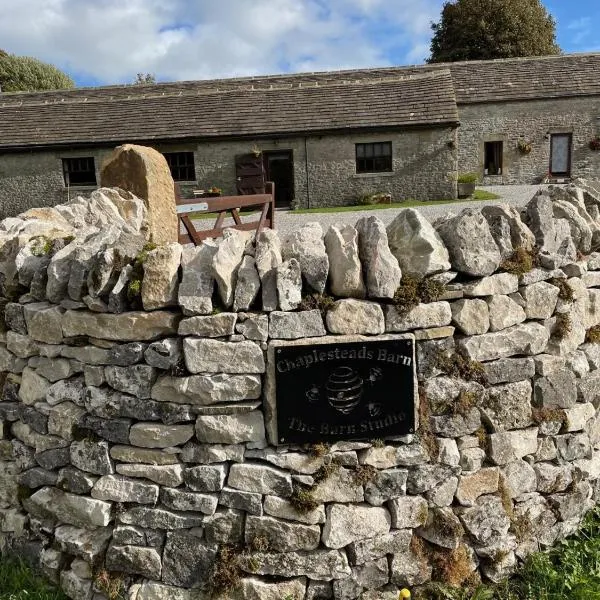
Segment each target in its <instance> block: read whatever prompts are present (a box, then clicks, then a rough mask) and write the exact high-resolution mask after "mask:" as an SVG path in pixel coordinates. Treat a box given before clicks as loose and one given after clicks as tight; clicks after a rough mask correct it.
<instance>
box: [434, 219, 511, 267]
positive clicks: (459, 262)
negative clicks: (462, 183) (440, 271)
mask: <svg viewBox="0 0 600 600" xmlns="http://www.w3.org/2000/svg"><path fill="white" fill-rule="evenodd" d="M437 231H438V233H439V235H440V236H441V238H442V240H443V242H444V244H445V245H446V248H447V249H448V252H449V254H450V262H451V263H452V267H453V268H454V269H456V270H457V271H460V272H461V273H465V274H467V275H473V276H476V277H482V276H487V275H491V274H492V273H493V272H494V271H495V270H496V269H497V268H498V267H499V266H500V262H501V260H502V257H501V255H500V251H499V250H498V246H497V245H496V242H495V241H494V238H493V237H492V234H491V232H490V227H489V224H488V222H487V221H486V220H485V218H484V217H483V215H482V213H481V211H480V210H476V209H465V210H463V211H462V212H461V213H460V214H459V215H458V216H455V217H451V218H450V219H448V220H446V221H444V222H442V223H440V224H439V225H438V226H437Z"/></svg>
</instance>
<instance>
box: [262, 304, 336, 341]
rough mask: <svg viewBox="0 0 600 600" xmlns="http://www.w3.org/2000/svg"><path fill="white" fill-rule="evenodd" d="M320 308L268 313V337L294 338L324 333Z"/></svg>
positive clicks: (317, 335)
mask: <svg viewBox="0 0 600 600" xmlns="http://www.w3.org/2000/svg"><path fill="white" fill-rule="evenodd" d="M326 334H327V331H326V330H325V326H324V325H323V317H322V316H321V311H320V310H317V309H315V310H305V311H302V312H296V313H289V312H282V311H273V312H271V314H270V315H269V337H270V338H271V339H284V340H295V339H298V338H305V337H320V336H323V335H326Z"/></svg>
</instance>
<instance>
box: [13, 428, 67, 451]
mask: <svg viewBox="0 0 600 600" xmlns="http://www.w3.org/2000/svg"><path fill="white" fill-rule="evenodd" d="M10 430H11V433H12V434H13V436H14V437H15V438H17V439H18V440H21V441H22V442H23V443H24V444H25V445H27V446H30V447H31V448H35V450H36V452H44V451H46V450H52V449H54V448H64V447H65V446H67V445H68V444H69V442H67V441H66V440H63V439H62V438H59V437H58V436H55V435H46V434H42V433H38V432H37V431H35V430H34V429H33V428H31V427H30V426H29V425H27V424H25V423H22V422H20V421H17V422H16V423H13V424H12V426H11V429H10Z"/></svg>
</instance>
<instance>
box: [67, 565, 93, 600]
mask: <svg viewBox="0 0 600 600" xmlns="http://www.w3.org/2000/svg"><path fill="white" fill-rule="evenodd" d="M60 587H61V589H62V590H63V592H64V593H65V594H66V595H67V596H68V597H69V598H73V600H92V596H93V591H92V580H91V579H82V578H81V577H79V576H78V575H77V574H76V573H75V572H74V571H73V570H65V571H62V572H61V574H60Z"/></svg>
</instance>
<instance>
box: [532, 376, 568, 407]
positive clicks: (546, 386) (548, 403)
mask: <svg viewBox="0 0 600 600" xmlns="http://www.w3.org/2000/svg"><path fill="white" fill-rule="evenodd" d="M534 400H535V403H536V404H537V405H538V406H542V407H544V408H555V407H557V408H569V407H570V406H573V405H574V404H575V403H576V402H577V381H576V378H575V375H574V374H573V372H572V371H570V370H569V369H558V370H557V371H554V372H552V373H550V374H549V375H548V376H546V377H540V378H539V379H537V380H536V382H535V385H534Z"/></svg>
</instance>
